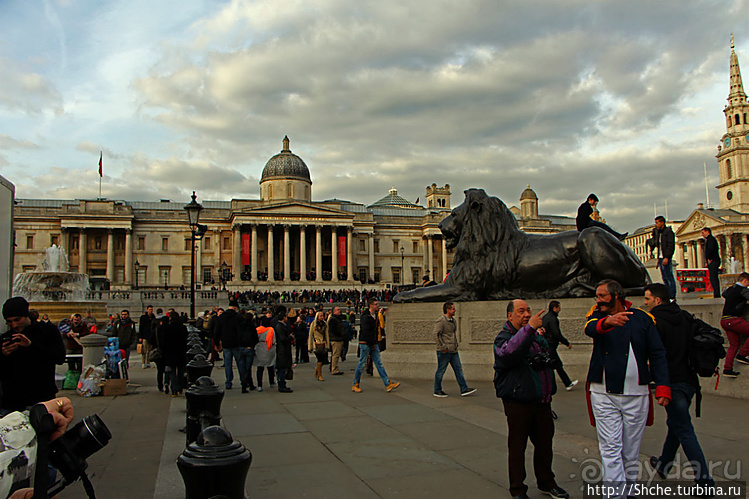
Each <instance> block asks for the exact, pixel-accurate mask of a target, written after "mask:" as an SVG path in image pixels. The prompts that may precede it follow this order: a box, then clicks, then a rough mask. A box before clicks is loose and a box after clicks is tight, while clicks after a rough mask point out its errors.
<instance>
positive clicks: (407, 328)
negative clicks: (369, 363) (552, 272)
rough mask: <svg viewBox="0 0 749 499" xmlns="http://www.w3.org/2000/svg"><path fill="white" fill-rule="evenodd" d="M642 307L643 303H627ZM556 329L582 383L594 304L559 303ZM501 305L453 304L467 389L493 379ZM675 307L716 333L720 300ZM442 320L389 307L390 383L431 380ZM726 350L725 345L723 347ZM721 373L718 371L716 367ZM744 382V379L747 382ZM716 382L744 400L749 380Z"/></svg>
mask: <svg viewBox="0 0 749 499" xmlns="http://www.w3.org/2000/svg"><path fill="white" fill-rule="evenodd" d="M632 301H633V303H634V305H635V306H637V307H642V304H643V298H642V297H641V296H636V297H633V298H632ZM559 302H560V303H561V304H562V311H561V313H560V314H559V324H560V327H561V329H562V334H564V336H565V337H566V338H567V339H568V340H569V341H570V343H571V344H572V348H571V349H569V350H568V349H567V348H566V347H564V345H561V346H560V347H559V355H560V357H561V358H562V361H563V362H564V368H565V370H566V371H567V373H568V374H569V375H570V377H571V378H572V379H579V380H580V382H581V383H583V382H584V380H585V377H586V374H587V371H588V364H589V362H590V353H591V349H592V344H593V343H592V340H591V339H590V338H588V337H587V336H585V333H584V332H583V329H584V327H585V322H586V320H585V315H586V314H587V313H588V311H589V310H590V308H591V307H592V306H593V305H594V304H595V300H594V299H593V298H566V299H561V300H559ZM507 303H508V302H507V301H486V302H465V303H456V304H455V308H456V309H457V314H456V316H455V317H456V320H457V321H458V341H459V345H460V346H459V352H460V360H461V363H462V364H463V372H464V374H465V377H466V380H468V383H469V385H470V383H471V381H472V380H480V381H491V380H492V379H493V377H494V369H493V365H494V354H493V349H492V345H493V343H494V338H495V337H496V336H497V333H498V332H499V331H500V329H501V328H502V326H503V325H504V323H505V321H506V320H507V319H506V318H507ZM528 303H529V304H530V306H531V310H532V311H533V313H537V312H538V311H539V310H542V309H545V308H546V306H547V305H548V301H542V300H528ZM679 305H680V306H681V307H682V308H683V309H685V310H688V311H690V312H691V313H693V314H695V315H696V316H697V317H700V318H701V319H702V320H704V321H705V322H708V323H709V324H712V325H713V326H715V327H718V328H720V315H721V312H722V309H723V300H722V299H697V300H681V301H679ZM441 314H442V304H441V303H394V304H393V305H391V306H390V307H389V308H388V311H387V342H388V344H387V350H386V351H385V352H384V353H383V354H382V358H383V362H384V364H385V368H386V370H387V372H388V375H389V376H390V377H392V378H395V379H398V378H412V379H433V378H434V372H435V371H436V369H437V355H436V353H435V352H436V350H435V338H434V333H433V327H434V323H435V321H436V320H437V319H438V318H439V317H440V315H441ZM726 348H728V342H726ZM721 368H722V365H721ZM747 377H748V378H749V376H747ZM454 379H455V377H454V375H453V373H452V369H451V368H448V369H447V372H446V374H445V383H448V384H450V383H454V381H453V380H454ZM737 381H738V380H733V379H726V378H721V381H720V384H719V387H718V393H719V394H722V395H728V396H732V397H740V398H749V390H747V386H749V380H741V381H740V382H738V383H737ZM702 385H703V389H704V390H705V391H707V390H710V393H715V392H714V391H713V390H714V388H715V380H714V379H712V380H711V379H710V378H702Z"/></svg>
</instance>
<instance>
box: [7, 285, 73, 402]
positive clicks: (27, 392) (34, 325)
mask: <svg viewBox="0 0 749 499" xmlns="http://www.w3.org/2000/svg"><path fill="white" fill-rule="evenodd" d="M3 318H5V322H6V324H7V327H8V330H7V332H6V333H4V334H3V335H2V337H0V338H2V355H0V385H2V389H3V396H2V404H0V407H2V411H1V412H2V414H6V413H8V412H12V411H23V410H24V409H25V408H26V407H28V406H30V405H34V404H36V403H39V402H43V401H45V400H51V399H53V398H55V394H56V393H57V385H56V384H55V365H61V364H62V363H63V362H65V347H64V346H63V344H62V336H61V335H60V333H59V331H57V328H56V327H54V326H51V325H49V326H48V325H44V324H41V323H39V322H37V321H32V320H31V318H30V317H29V303H28V302H27V301H26V300H25V299H24V298H22V297H20V296H17V297H13V298H10V299H8V300H7V301H6V302H5V303H4V304H3Z"/></svg>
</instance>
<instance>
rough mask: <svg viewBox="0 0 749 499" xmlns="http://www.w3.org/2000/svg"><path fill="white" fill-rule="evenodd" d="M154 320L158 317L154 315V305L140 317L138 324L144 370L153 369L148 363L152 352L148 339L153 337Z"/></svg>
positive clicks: (149, 306) (147, 308) (148, 307)
mask: <svg viewBox="0 0 749 499" xmlns="http://www.w3.org/2000/svg"><path fill="white" fill-rule="evenodd" d="M154 318H156V316H155V315H154V314H153V305H148V306H147V307H146V313H144V314H143V315H141V316H140V321H139V323H138V339H139V340H140V353H141V356H142V360H143V362H142V367H143V369H145V368H147V367H151V363H150V362H149V361H148V352H150V351H151V344H150V343H149V342H148V338H150V337H151V322H153V320H154Z"/></svg>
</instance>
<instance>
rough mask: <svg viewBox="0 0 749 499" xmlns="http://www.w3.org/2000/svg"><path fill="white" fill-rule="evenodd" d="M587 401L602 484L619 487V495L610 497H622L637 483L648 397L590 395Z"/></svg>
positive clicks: (605, 394)
mask: <svg viewBox="0 0 749 499" xmlns="http://www.w3.org/2000/svg"><path fill="white" fill-rule="evenodd" d="M590 402H591V406H592V408H593V416H594V417H595V419H596V433H597V434H598V450H599V451H600V453H601V463H602V465H603V477H602V479H603V482H604V484H607V485H612V486H617V487H619V488H620V489H619V490H620V491H621V494H615V495H614V496H612V497H617V496H621V497H626V495H627V494H626V490H627V489H625V487H626V486H627V484H629V486H632V485H633V484H634V482H635V480H637V472H638V468H639V460H638V457H639V455H640V442H641V441H642V435H643V434H644V433H645V423H646V422H647V418H648V406H649V402H648V396H647V395H614V394H608V393H594V392H591V393H590Z"/></svg>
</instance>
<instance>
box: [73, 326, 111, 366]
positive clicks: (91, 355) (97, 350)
mask: <svg viewBox="0 0 749 499" xmlns="http://www.w3.org/2000/svg"><path fill="white" fill-rule="evenodd" d="M79 341H80V342H81V345H83V365H84V366H87V365H89V364H93V365H97V364H100V363H101V361H102V359H104V347H106V346H107V337H106V336H102V335H100V334H89V335H88V336H84V337H83V338H80V339H79Z"/></svg>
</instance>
